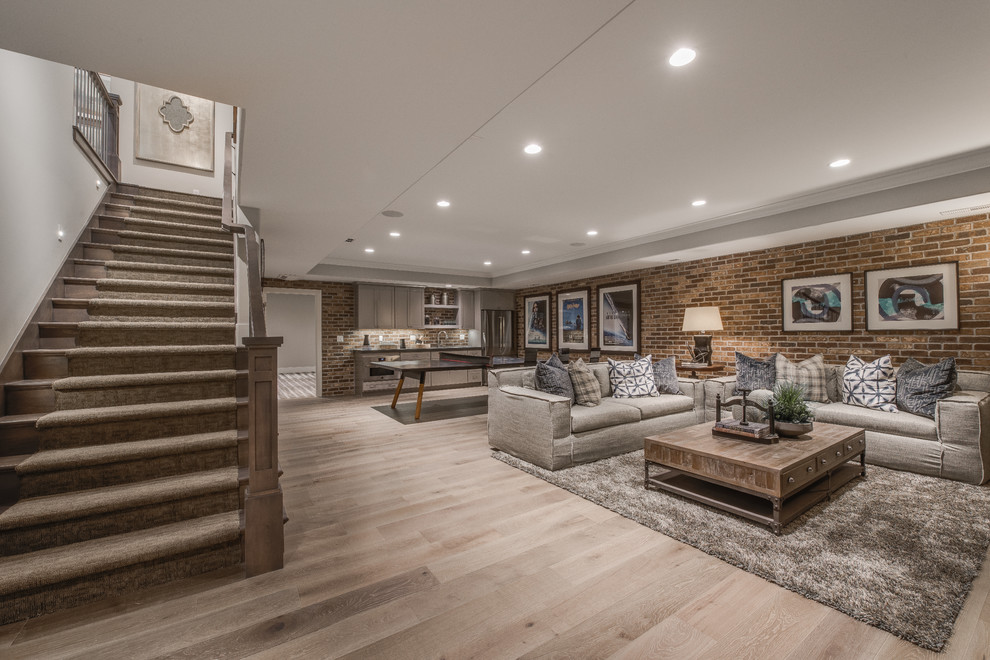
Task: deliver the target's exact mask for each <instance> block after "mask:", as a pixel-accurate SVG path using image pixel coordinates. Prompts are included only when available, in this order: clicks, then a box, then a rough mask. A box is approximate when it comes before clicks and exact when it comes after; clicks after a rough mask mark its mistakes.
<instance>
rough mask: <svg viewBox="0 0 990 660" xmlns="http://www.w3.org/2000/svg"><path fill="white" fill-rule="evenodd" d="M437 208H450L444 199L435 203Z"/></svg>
mask: <svg viewBox="0 0 990 660" xmlns="http://www.w3.org/2000/svg"><path fill="white" fill-rule="evenodd" d="M437 206H441V207H443V208H447V207H448V206H450V202H448V201H447V200H445V199H441V200H440V201H439V202H437Z"/></svg>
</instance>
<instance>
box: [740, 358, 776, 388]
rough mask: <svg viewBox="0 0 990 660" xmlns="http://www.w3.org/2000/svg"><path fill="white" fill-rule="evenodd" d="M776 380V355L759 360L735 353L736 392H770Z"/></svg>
mask: <svg viewBox="0 0 990 660" xmlns="http://www.w3.org/2000/svg"><path fill="white" fill-rule="evenodd" d="M776 380H777V354H776V353H773V354H771V355H769V356H767V357H765V358H763V359H762V360H759V359H757V358H752V357H749V356H748V355H743V354H742V353H740V352H739V351H736V392H738V391H740V390H772V389H773V384H774V383H775V382H776Z"/></svg>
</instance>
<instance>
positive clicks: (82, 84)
mask: <svg viewBox="0 0 990 660" xmlns="http://www.w3.org/2000/svg"><path fill="white" fill-rule="evenodd" d="M73 98H74V106H75V112H74V117H75V120H74V123H73V125H74V127H75V130H76V131H78V134H79V135H80V136H81V137H82V139H83V140H85V142H86V144H88V145H89V148H90V149H92V150H93V152H94V153H95V155H96V157H97V158H98V159H99V161H100V162H101V163H102V164H103V166H104V167H105V168H106V170H107V172H106V173H107V174H109V175H110V178H112V179H113V180H114V181H119V180H120V154H119V127H120V113H119V111H118V108H119V107H120V97H119V96H117V95H116V94H111V93H110V92H108V91H107V88H106V86H105V85H104V84H103V80H102V79H101V78H100V74H98V73H96V72H95V71H86V70H85V69H76V74H75V84H74V93H73Z"/></svg>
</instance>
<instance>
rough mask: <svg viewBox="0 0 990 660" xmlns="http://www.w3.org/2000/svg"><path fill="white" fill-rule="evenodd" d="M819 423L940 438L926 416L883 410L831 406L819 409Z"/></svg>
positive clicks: (816, 409)
mask: <svg viewBox="0 0 990 660" xmlns="http://www.w3.org/2000/svg"><path fill="white" fill-rule="evenodd" d="M815 421H816V422H825V423H827V424H842V425H843V426H855V427H857V428H861V429H866V430H867V431H875V432H877V433H889V434H892V435H903V436H907V437H910V438H918V439H920V440H937V439H938V433H937V431H936V427H935V422H934V421H933V420H930V419H928V418H926V417H922V416H920V415H912V414H910V413H901V414H899V415H891V414H889V413H886V412H883V411H880V410H874V409H872V408H863V407H861V406H854V405H850V404H846V403H829V404H826V405H824V406H819V407H817V408H815ZM867 451H869V449H868V448H867Z"/></svg>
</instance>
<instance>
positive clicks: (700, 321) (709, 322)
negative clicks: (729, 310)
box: [681, 307, 722, 332]
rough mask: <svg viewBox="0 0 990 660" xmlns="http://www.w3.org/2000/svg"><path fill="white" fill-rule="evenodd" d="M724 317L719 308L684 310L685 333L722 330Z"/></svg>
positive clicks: (691, 308) (690, 308) (689, 308)
mask: <svg viewBox="0 0 990 660" xmlns="http://www.w3.org/2000/svg"><path fill="white" fill-rule="evenodd" d="M721 329H722V317H721V315H719V313H718V307H688V308H687V309H685V310H684V327H683V328H681V330H683V331H684V332H706V331H708V330H721Z"/></svg>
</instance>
